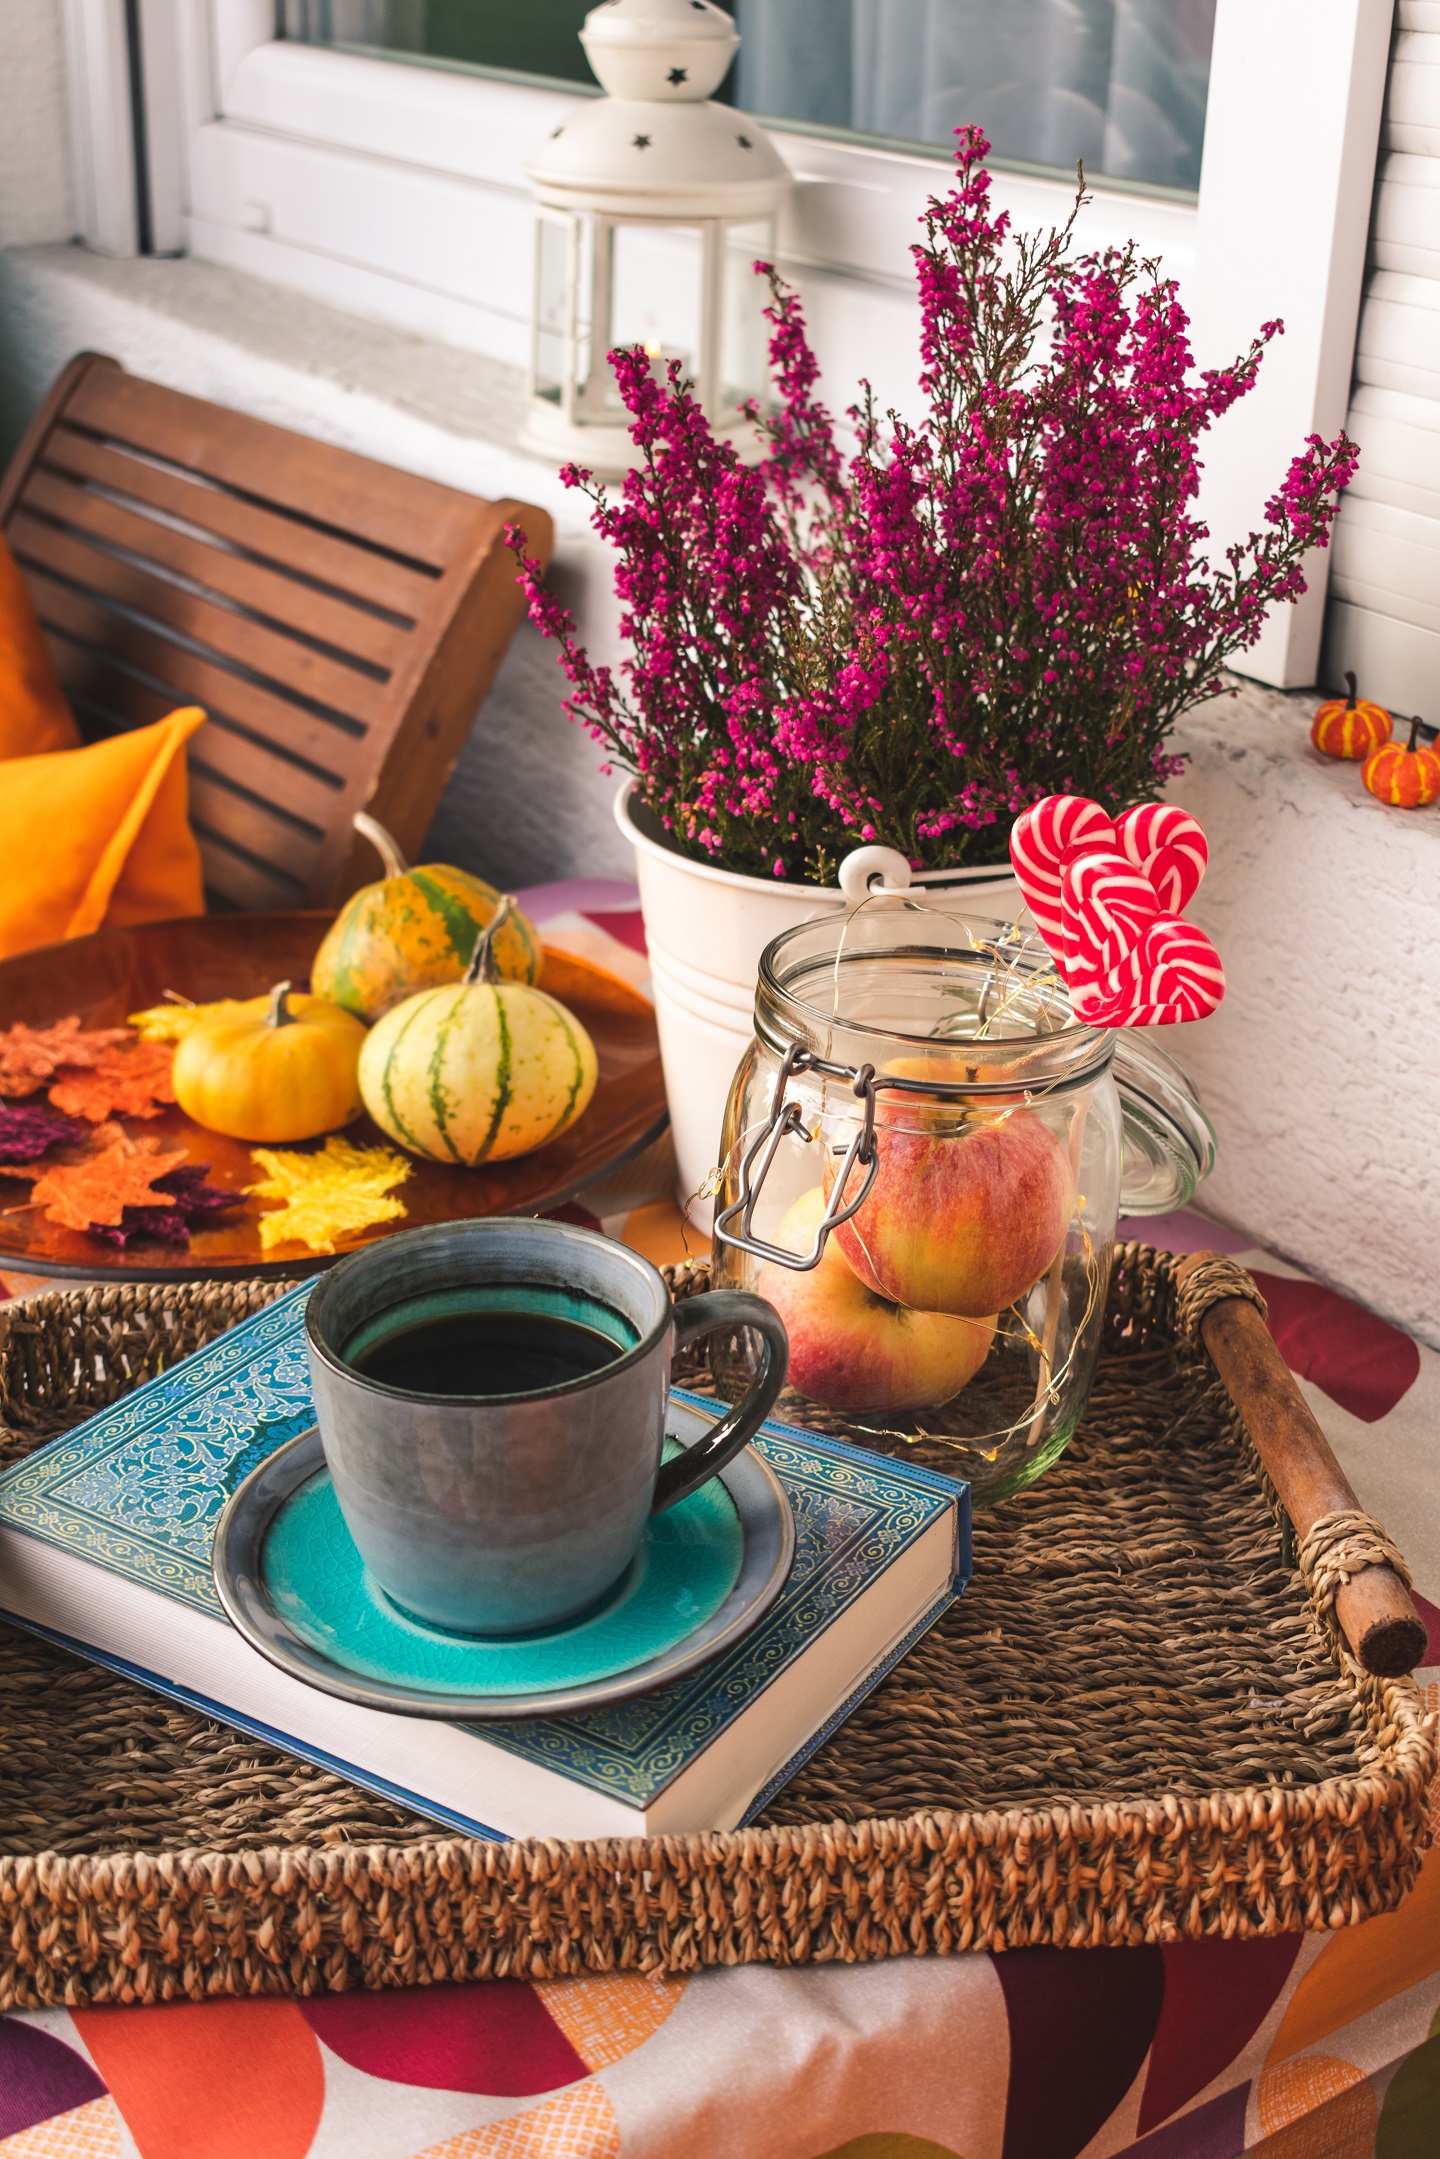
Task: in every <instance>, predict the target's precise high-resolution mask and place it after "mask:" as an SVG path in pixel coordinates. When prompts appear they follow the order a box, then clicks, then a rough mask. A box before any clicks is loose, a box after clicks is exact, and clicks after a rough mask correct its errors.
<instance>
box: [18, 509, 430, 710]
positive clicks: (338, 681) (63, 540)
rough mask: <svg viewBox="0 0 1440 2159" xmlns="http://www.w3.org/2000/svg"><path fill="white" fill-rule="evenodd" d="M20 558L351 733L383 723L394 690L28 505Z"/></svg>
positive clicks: (21, 514) (21, 517)
mask: <svg viewBox="0 0 1440 2159" xmlns="http://www.w3.org/2000/svg"><path fill="white" fill-rule="evenodd" d="M10 545H11V547H12V548H13V550H14V553H15V557H16V560H17V561H19V562H21V563H23V564H25V565H26V566H27V567H28V566H30V565H31V564H33V565H34V566H35V567H37V568H40V569H46V570H48V571H49V572H50V574H51V575H52V576H53V577H58V578H61V579H63V580H64V581H65V582H66V583H68V584H70V585H71V586H73V587H74V588H75V589H76V590H77V591H79V592H81V593H84V594H86V595H87V596H89V597H91V598H93V599H94V600H96V601H97V602H98V603H99V604H100V605H101V606H107V605H108V606H110V607H112V608H113V609H114V610H115V611H116V613H117V614H118V615H119V616H120V619H121V620H124V619H125V618H126V616H127V615H128V614H134V615H137V616H139V617H140V618H141V619H142V620H144V621H145V622H146V623H147V624H149V625H155V624H160V625H163V627H164V629H165V630H166V631H168V632H169V633H170V634H171V635H172V636H173V637H174V638H176V639H177V641H184V642H189V643H193V644H195V645H198V646H200V647H201V655H200V656H203V657H205V658H209V659H212V660H219V661H222V662H223V661H226V660H228V661H230V662H232V663H233V665H234V666H235V667H236V668H237V669H241V670H243V671H244V673H245V674H246V675H248V676H250V677H251V678H252V679H258V680H259V681H260V682H262V683H263V684H264V685H265V686H266V687H267V688H269V689H272V690H277V691H279V692H281V693H282V694H287V693H288V695H290V696H291V697H293V698H294V699H295V700H296V701H297V703H298V702H300V701H301V700H303V701H304V702H305V703H307V704H308V705H309V706H310V707H311V709H312V710H316V711H317V712H318V713H319V715H320V716H321V717H324V718H328V719H331V720H333V721H334V723H335V724H337V725H339V726H341V727H348V728H350V729H352V730H358V729H364V728H369V727H371V726H373V725H374V724H375V722H376V721H377V720H379V719H381V718H383V717H384V714H385V707H386V704H387V702H388V699H387V697H386V694H385V692H386V688H387V685H386V684H384V683H379V682H376V680H375V678H374V676H373V675H369V674H362V673H360V671H359V670H358V669H357V668H353V667H342V666H341V665H340V664H339V663H338V662H337V661H335V660H330V659H326V658H325V657H324V656H323V655H322V654H321V653H318V652H310V651H307V650H306V648H305V647H304V646H303V645H298V644H296V643H295V642H294V640H293V639H290V638H282V637H280V636H278V635H277V634H276V632H275V631H273V630H266V629H263V628H262V627H261V626H260V624H259V623H257V622H248V621H246V620H244V619H243V618H242V617H240V616H238V615H233V614H231V613H230V611H229V610H228V609H227V608H223V607H217V606H216V605H215V604H214V602H213V601H210V600H202V599H199V598H197V596H196V595H195V594H194V593H193V592H187V591H186V590H185V589H184V587H183V586H180V585H173V584H171V583H169V582H168V581H167V580H166V579H164V578H161V577H158V576H157V575H156V574H155V572H154V571H153V570H147V569H142V568H140V567H139V565H137V564H135V563H131V562H125V561H123V560H121V558H120V557H119V556H116V555H111V554H108V553H107V552H106V551H105V550H104V549H103V548H101V547H98V546H96V545H95V543H94V542H93V541H92V540H90V539H89V538H87V537H85V536H82V535H81V534H78V533H69V532H61V531H60V530H59V529H58V528H57V527H56V526H54V525H50V524H47V523H45V522H44V521H43V520H42V519H40V518H38V517H36V516H34V515H33V514H32V513H31V512H30V511H29V510H27V509H25V508H24V507H23V506H22V507H21V508H20V509H18V510H17V511H16V513H15V515H14V517H13V518H12V519H11V521H10Z"/></svg>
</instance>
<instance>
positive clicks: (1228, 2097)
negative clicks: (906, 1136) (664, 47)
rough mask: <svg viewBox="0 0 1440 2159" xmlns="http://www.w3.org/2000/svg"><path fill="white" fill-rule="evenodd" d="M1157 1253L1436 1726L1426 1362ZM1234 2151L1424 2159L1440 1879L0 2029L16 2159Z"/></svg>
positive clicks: (1226, 1240) (1439, 1463) (1318, 1291)
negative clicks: (1383, 1576) (1198, 1278)
mask: <svg viewBox="0 0 1440 2159" xmlns="http://www.w3.org/2000/svg"><path fill="white" fill-rule="evenodd" d="M530 903H531V904H532V906H533V907H534V908H535V911H536V912H537V913H538V914H539V915H541V917H542V918H543V919H544V921H545V926H546V933H547V935H549V936H551V937H552V938H555V939H556V940H557V941H564V942H567V943H571V944H573V946H574V947H575V948H576V949H581V950H585V951H587V952H591V953H594V954H595V955H596V956H602V957H604V958H605V959H606V960H607V963H609V964H611V965H613V966H615V967H616V968H617V970H619V971H625V972H627V973H628V974H629V975H630V976H631V978H632V979H643V975H644V961H643V957H642V956H641V955H642V953H643V939H642V938H641V937H640V935H639V918H638V916H637V915H636V914H635V913H634V911H633V909H634V898H633V894H632V893H631V892H630V891H629V889H628V888H626V887H621V886H604V885H598V884H595V883H590V884H587V885H585V886H576V887H549V888H547V889H546V891H545V892H544V893H543V894H537V895H531V898H530ZM653 1174H654V1173H653V1171H652V1176H653ZM662 1174H663V1172H662ZM626 1182H627V1179H626V1178H624V1177H622V1178H621V1179H620V1180H617V1181H616V1183H615V1184H614V1185H612V1186H611V1187H610V1188H609V1190H608V1191H607V1192H605V1193H603V1194H602V1195H600V1196H598V1197H595V1196H593V1195H592V1200H593V1215H594V1217H595V1218H598V1219H599V1220H600V1221H601V1222H602V1223H603V1225H604V1227H605V1228H607V1229H608V1230H611V1231H612V1232H613V1233H615V1234H618V1235H620V1236H622V1237H624V1238H625V1239H626V1241H627V1242H630V1243H633V1244H634V1245H635V1246H637V1248H638V1249H640V1250H643V1251H646V1252H648V1253H649V1254H650V1256H651V1257H652V1258H655V1259H657V1260H664V1259H669V1258H674V1257H678V1256H680V1254H681V1252H682V1250H683V1246H682V1244H681V1237H680V1225H679V1218H678V1216H677V1214H676V1212H675V1209H674V1207H673V1205H672V1204H671V1203H670V1201H669V1200H668V1199H667V1198H666V1197H665V1196H664V1194H663V1193H662V1192H659V1191H656V1190H655V1189H654V1188H653V1185H652V1186H651V1188H650V1189H649V1190H647V1189H646V1187H645V1182H644V1173H643V1171H632V1172H630V1173H628V1183H629V1190H628V1191H627V1190H625V1189H624V1186H625V1184H626ZM567 1211H569V1210H567ZM573 1211H575V1212H577V1213H580V1214H581V1215H582V1218H583V1214H584V1211H583V1210H573ZM1144 1234H1146V1235H1147V1237H1148V1238H1149V1239H1150V1240H1151V1241H1152V1242H1155V1243H1157V1244H1162V1245H1163V1244H1168V1245H1170V1246H1171V1247H1172V1248H1174V1249H1179V1250H1187V1249H1195V1248H1197V1247H1199V1246H1201V1245H1205V1244H1210V1245H1216V1244H1218V1245H1219V1246H1221V1248H1222V1249H1224V1250H1227V1251H1231V1252H1234V1253H1235V1254H1236V1256H1237V1257H1239V1258H1240V1259H1242V1260H1243V1261H1244V1262H1245V1264H1246V1265H1247V1266H1249V1267H1251V1269H1252V1271H1253V1272H1254V1273H1255V1274H1256V1275H1257V1277H1258V1278H1259V1281H1260V1283H1261V1286H1262V1288H1263V1289H1264V1292H1265V1295H1266V1297H1267V1298H1268V1299H1269V1301H1270V1321H1271V1327H1272V1329H1273V1331H1274V1333H1275V1335H1276V1338H1277V1340H1278V1341H1279V1343H1280V1346H1281V1348H1282V1350H1283V1351H1284V1353H1285V1356H1286V1358H1287V1360H1288V1361H1289V1363H1290V1365H1291V1368H1292V1369H1293V1370H1294V1371H1295V1372H1296V1374H1297V1375H1298V1376H1299V1379H1300V1382H1301V1385H1302V1387H1303V1388H1304V1391H1305V1393H1306V1395H1307V1396H1308V1398H1309V1399H1310V1401H1311V1403H1312V1405H1313V1407H1314V1408H1315V1410H1316V1412H1317V1413H1318V1415H1319V1417H1320V1419H1321V1421H1322V1423H1323V1424H1324V1425H1325V1428H1326V1430H1327V1431H1328V1433H1329V1435H1330V1437H1331V1440H1332V1441H1333V1443H1334V1445H1335V1448H1336V1451H1337V1453H1338V1454H1339V1455H1340V1458H1341V1460H1342V1461H1343V1463H1344V1464H1345V1467H1346V1469H1347V1471H1348V1473H1349V1475H1350V1477H1351V1480H1352V1482H1353V1483H1354V1484H1355V1486H1356V1488H1357V1490H1358V1491H1359V1493H1360V1496H1361V1499H1362V1501H1363V1502H1364V1504H1365V1505H1367V1506H1369V1507H1370V1508H1371V1509H1372V1510H1373V1511H1374V1512H1375V1513H1377V1514H1378V1515H1380V1517H1381V1518H1382V1520H1384V1521H1386V1522H1387V1523H1388V1524H1389V1526H1390V1527H1391V1528H1392V1530H1393V1531H1394V1532H1395V1534H1396V1536H1397V1537H1398V1539H1399V1541H1400V1544H1401V1546H1402V1548H1403V1549H1404V1551H1405V1553H1406V1555H1407V1557H1408V1558H1409V1560H1410V1561H1411V1564H1412V1565H1413V1567H1414V1568H1415V1571H1416V1582H1417V1587H1418V1589H1419V1590H1420V1591H1421V1592H1422V1608H1423V1610H1424V1612H1425V1616H1426V1618H1427V1620H1428V1621H1429V1623H1430V1627H1431V1641H1430V1654H1431V1662H1430V1664H1429V1666H1428V1667H1427V1668H1426V1669H1425V1670H1423V1671H1422V1672H1421V1673H1420V1674H1419V1678H1420V1681H1421V1684H1422V1686H1424V1687H1425V1689H1426V1692H1427V1695H1428V1698H1429V1702H1430V1705H1431V1707H1432V1708H1440V1609H1437V1606H1440V1452H1437V1448H1436V1435H1437V1430H1440V1356H1437V1355H1436V1354H1435V1353H1434V1352H1432V1351H1430V1350H1428V1349H1424V1348H1421V1347H1418V1346H1417V1345H1416V1344H1415V1343H1414V1342H1412V1341H1411V1340H1410V1338H1409V1337H1408V1336H1407V1335H1404V1334H1402V1333H1400V1332H1399V1331H1398V1330H1397V1329H1396V1328H1394V1327H1392V1326H1389V1325H1387V1324H1386V1323H1385V1322H1384V1321H1382V1320H1379V1319H1376V1318H1375V1317H1373V1316H1372V1315H1371V1314H1369V1313H1367V1312H1364V1311H1362V1310H1361V1309H1360V1308H1359V1307H1358V1306H1356V1305H1354V1304H1351V1303H1350V1302H1349V1301H1348V1300H1347V1299H1345V1298H1344V1297H1340V1296H1337V1295H1336V1294H1335V1292H1334V1291H1332V1290H1328V1289H1325V1288H1322V1287H1320V1286H1319V1285H1317V1284H1315V1283H1313V1282H1310V1281H1308V1280H1306V1279H1305V1278H1304V1277H1303V1276H1301V1275H1299V1274H1298V1273H1297V1272H1296V1270H1295V1269H1294V1268H1292V1267H1287V1266H1286V1265H1284V1264H1283V1262H1281V1261H1279V1260H1276V1259H1274V1258H1272V1257H1270V1256H1269V1255H1267V1254H1266V1253H1264V1252H1261V1251H1258V1250H1254V1249H1252V1248H1250V1247H1248V1246H1247V1245H1245V1243H1244V1241H1243V1240H1242V1239H1239V1238H1237V1237H1236V1236H1235V1235H1233V1234H1232V1233H1229V1232H1226V1231H1223V1230H1217V1229H1216V1228H1215V1226H1214V1225H1213V1224H1210V1223H1206V1222H1202V1221H1200V1220H1199V1219H1198V1217H1195V1216H1190V1215H1179V1216H1175V1217H1172V1218H1170V1219H1168V1220H1166V1221H1161V1222H1159V1223H1151V1224H1146V1225H1145V1226H1144ZM692 1243H693V1240H692ZM13 1286H15V1287H17V1288H18V1287H19V1286H20V1285H18V1284H16V1285H13ZM1425 1593H1428V1595H1426V1594H1425ZM1430 1600H1433V1601H1430ZM1436 1810H1437V1813H1440V1794H1437V1799H1436ZM1250 2151H1258V2152H1262V2153H1264V2154H1265V2155H1266V2159H1370V2155H1371V2154H1374V2155H1375V2159H1436V2155H1440V1850H1437V1851H1435V1852H1433V1853H1432V1854H1431V1855H1430V1857H1429V1858H1428V1859H1427V1861H1426V1864H1425V1868H1424V1871H1423V1873H1422V1876H1421V1879H1420V1883H1419V1886H1418V1887H1417V1888H1416V1889H1415V1891H1414V1892H1413V1893H1412V1895H1411V1896H1410V1898H1409V1899H1408V1900H1407V1902H1406V1903H1405V1905H1404V1906H1403V1907H1402V1908H1401V1910H1400V1911H1398V1912H1396V1913H1394V1914H1393V1915H1391V1916H1390V1917H1388V1918H1384V1919H1377V1920H1372V1921H1371V1922H1370V1923H1369V1924H1368V1925H1367V1926H1363V1927H1357V1928H1353V1929H1350V1930H1347V1931H1345V1932H1343V1933H1340V1934H1336V1935H1333V1936H1315V1935H1294V1936H1286V1937H1283V1938H1281V1939H1278V1940H1274V1941H1258V1942H1227V1941H1219V1940H1216V1941H1203V1942H1179V1943H1175V1944H1173V1945H1171V1946H1169V1947H1165V1948H1146V1949H1099V1950H1087V1951H1059V1950H1048V1949H1041V1950H1022V1951H1017V1952H1012V1953H1010V1954H1009V1955H1006V1956H1001V1957H990V1956H964V1957H955V1958H951V1959H944V1960H935V1961H930V1960H926V1959H919V1958H901V1959H897V1960H895V1961H894V1962H892V1963H888V1964H870V1965H862V1966H857V1967H854V1968H850V1969H845V1968H830V1967H823V1968H810V1969H805V1970H800V1971H791V1972H778V1971H770V1970H766V1969H761V1968H758V1967H753V1966H752V1967H746V1968H742V1969H739V1970H735V1971H716V1972H705V1973H702V1974H700V1975H698V1976H697V1977H695V1978H692V1979H689V1980H664V1979H660V1980H648V1979H640V1978H632V1977H602V1978H595V1979H575V1980H558V1981H553V1982H546V1983H544V1984H541V1985H534V1986H531V1985H525V1984H521V1983H520V1982H518V1981H502V1982H499V1983H496V1984H492V1985H487V1986H476V1987H470V1988H464V1987H442V1988H435V1989H426V1990H419V1991H415V1992H410V1993H403V1994H380V1995H364V1994H357V1995H339V1996H333V1997H329V1998H326V1999H324V2000H320V2001H312V2002H303V2003H302V2002H284V2001H248V2002H241V2001H217V2002H214V2003H211V2004H207V2005H204V2006H200V2005H195V2004H189V2003H181V2004H176V2005H173V2006H171V2007H167V2008H161V2009H123V2008H120V2009H99V2010H81V2011H76V2012H74V2013H70V2012H66V2011H64V2010H49V2011H44V2012H38V2013H33V2014H31V2013H26V2014H23V2015H13V2016H11V2017H9V2018H6V2019H5V2020H4V2021H3V2022H0V2159H42V2155H43V2159H136V2155H139V2159H622V2155H623V2159H1082V2155H1083V2159H1112V2155H1119V2154H1122V2153H1123V2154H1128V2155H1131V2159H1235V2155H1238V2154H1239V2153H1241V2152H1250Z"/></svg>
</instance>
